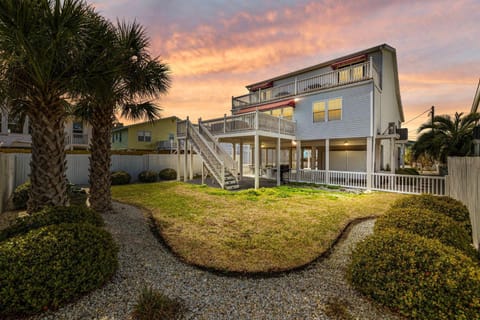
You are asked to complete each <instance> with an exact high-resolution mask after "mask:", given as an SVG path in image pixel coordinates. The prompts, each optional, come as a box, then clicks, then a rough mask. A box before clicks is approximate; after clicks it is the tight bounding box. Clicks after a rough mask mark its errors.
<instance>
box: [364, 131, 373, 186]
mask: <svg viewBox="0 0 480 320" xmlns="http://www.w3.org/2000/svg"><path fill="white" fill-rule="evenodd" d="M366 160H367V164H366V165H367V190H372V173H373V137H367V159H366Z"/></svg>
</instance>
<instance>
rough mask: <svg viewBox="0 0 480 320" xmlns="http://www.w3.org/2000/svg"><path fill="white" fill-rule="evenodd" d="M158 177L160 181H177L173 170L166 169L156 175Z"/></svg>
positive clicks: (175, 172)
mask: <svg viewBox="0 0 480 320" xmlns="http://www.w3.org/2000/svg"><path fill="white" fill-rule="evenodd" d="M158 177H159V178H160V179H161V180H175V179H177V171H175V169H171V168H166V169H163V170H161V171H160V172H159V173H158Z"/></svg>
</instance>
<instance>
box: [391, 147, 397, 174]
mask: <svg viewBox="0 0 480 320" xmlns="http://www.w3.org/2000/svg"><path fill="white" fill-rule="evenodd" d="M395 168H396V159H395V138H390V173H391V174H395Z"/></svg>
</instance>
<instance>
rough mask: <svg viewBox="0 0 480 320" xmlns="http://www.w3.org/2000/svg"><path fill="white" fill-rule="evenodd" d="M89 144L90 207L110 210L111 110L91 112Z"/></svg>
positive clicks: (104, 210)
mask: <svg viewBox="0 0 480 320" xmlns="http://www.w3.org/2000/svg"><path fill="white" fill-rule="evenodd" d="M92 117H93V119H91V121H90V122H91V125H92V139H91V142H90V152H91V156H90V206H91V208H92V209H93V210H95V211H97V212H107V211H111V210H112V195H111V192H110V184H111V181H110V176H111V175H110V165H111V150H110V147H111V132H112V123H113V108H110V112H105V113H102V112H93V116H92Z"/></svg>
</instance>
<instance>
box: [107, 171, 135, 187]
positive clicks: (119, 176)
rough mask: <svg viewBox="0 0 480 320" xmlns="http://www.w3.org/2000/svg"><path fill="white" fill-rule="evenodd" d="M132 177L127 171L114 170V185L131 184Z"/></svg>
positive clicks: (112, 179)
mask: <svg viewBox="0 0 480 320" xmlns="http://www.w3.org/2000/svg"><path fill="white" fill-rule="evenodd" d="M131 179H132V177H131V176H130V174H129V173H128V172H126V171H112V174H111V181H112V185H120V184H129V183H130V180H131Z"/></svg>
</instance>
